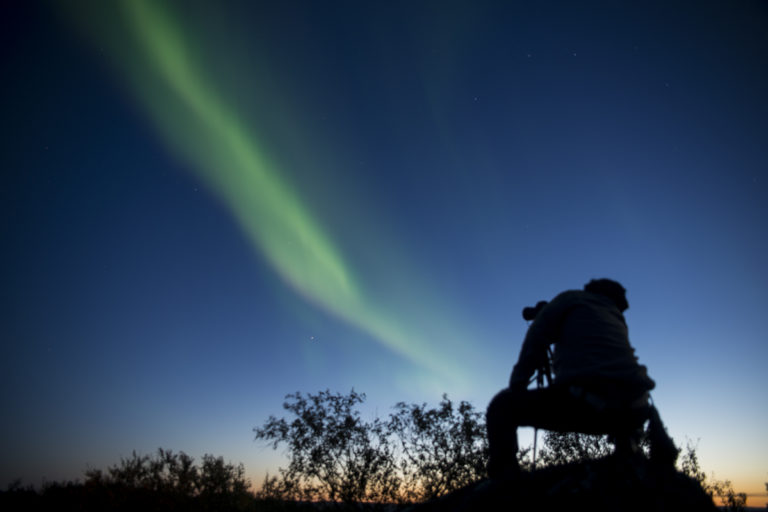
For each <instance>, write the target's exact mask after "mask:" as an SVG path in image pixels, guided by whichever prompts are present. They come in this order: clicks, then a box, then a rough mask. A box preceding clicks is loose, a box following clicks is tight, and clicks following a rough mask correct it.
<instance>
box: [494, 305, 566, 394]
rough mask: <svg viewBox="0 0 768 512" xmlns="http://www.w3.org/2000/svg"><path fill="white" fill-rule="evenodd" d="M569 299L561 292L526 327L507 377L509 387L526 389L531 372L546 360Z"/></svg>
mask: <svg viewBox="0 0 768 512" xmlns="http://www.w3.org/2000/svg"><path fill="white" fill-rule="evenodd" d="M570 299H571V297H570V294H569V292H563V293H561V294H560V295H558V296H557V297H555V298H554V299H552V302H550V303H549V304H547V305H546V306H545V307H544V309H542V310H541V311H540V312H539V314H538V315H537V316H536V319H535V320H534V321H533V323H532V324H531V326H530V327H529V328H528V332H527V333H526V335H525V340H523V346H522V348H521V349H520V356H519V357H518V359H517V364H516V365H515V368H514V369H513V370H512V375H511V376H510V378H509V387H510V388H513V389H526V388H527V387H528V381H530V379H531V377H532V376H533V373H534V372H535V371H536V370H537V369H538V368H540V367H541V366H542V364H543V363H544V362H545V361H546V357H547V347H549V345H550V344H552V343H554V342H555V341H557V339H558V338H559V336H560V326H561V325H562V321H563V318H564V316H565V314H566V312H567V309H568V306H569V304H570V302H571V300H570Z"/></svg>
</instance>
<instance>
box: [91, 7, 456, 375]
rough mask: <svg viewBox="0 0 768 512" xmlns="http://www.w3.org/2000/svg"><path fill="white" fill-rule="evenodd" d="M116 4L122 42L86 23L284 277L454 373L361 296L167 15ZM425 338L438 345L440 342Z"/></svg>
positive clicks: (419, 359) (407, 351) (435, 368)
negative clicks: (122, 28) (124, 30)
mask: <svg viewBox="0 0 768 512" xmlns="http://www.w3.org/2000/svg"><path fill="white" fill-rule="evenodd" d="M121 6H122V11H121V13H120V14H119V16H117V17H118V18H121V19H123V20H124V21H125V22H126V24H127V29H128V30H127V34H126V35H127V36H128V39H129V41H126V40H124V39H125V38H122V37H121V36H120V35H116V34H114V33H110V32H108V31H107V30H104V28H103V24H102V23H101V21H94V20H92V21H91V24H93V23H94V22H95V23H99V24H100V25H99V26H98V27H96V28H95V29H94V28H93V27H92V29H94V30H95V31H96V32H97V33H99V34H100V35H99V38H100V40H101V41H102V42H106V43H107V44H108V46H109V47H110V48H111V49H112V50H113V52H114V55H115V56H116V57H117V58H118V59H119V60H120V61H121V62H120V67H121V68H123V69H122V70H123V71H124V72H127V75H126V76H127V77H128V79H129V81H130V84H131V88H132V90H133V92H134V93H136V94H137V95H138V96H139V98H140V100H141V103H142V104H143V106H144V107H145V109H146V111H147V113H148V114H149V116H150V117H151V118H152V120H153V122H154V123H155V125H156V126H157V128H158V129H159V131H160V132H161V133H162V135H163V137H164V138H165V140H166V141H167V142H168V143H169V144H170V145H171V146H172V147H173V148H174V150H175V151H176V152H177V153H178V155H179V156H181V157H182V158H184V159H185V160H186V161H187V162H188V163H189V165H190V167H192V168H194V169H195V170H196V172H198V173H199V174H200V176H201V177H202V178H203V179H204V180H205V181H206V182H207V183H208V184H209V185H210V186H211V187H212V188H213V189H214V190H216V192H217V193H218V194H219V195H220V197H221V198H222V199H223V201H224V202H225V204H226V205H227V206H228V207H229V209H230V210H231V211H232V213H233V214H234V216H235V218H236V219H237V221H238V223H239V225H240V226H241V228H242V230H243V232H244V233H245V234H246V235H247V237H248V239H249V240H250V242H251V243H252V244H253V246H254V248H255V249H256V250H257V251H259V253H261V254H262V255H263V256H264V258H265V259H266V260H267V261H268V262H269V264H270V265H271V266H272V267H273V268H274V269H275V270H276V271H277V272H278V273H279V275H280V276H281V277H282V278H283V280H284V281H286V282H287V283H288V284H290V285H291V286H292V287H293V288H294V289H295V290H297V291H298V292H299V293H300V294H302V295H303V296H304V297H305V298H307V299H309V300H311V301H312V302H314V303H315V304H318V305H319V306H321V307H323V308H324V309H325V310H327V311H329V312H331V313H333V314H335V315H337V316H338V317H340V318H342V319H343V320H344V321H346V322H348V323H349V324H351V325H354V326H356V327H358V328H360V329H361V330H363V331H365V332H367V333H368V334H370V335H371V336H373V337H374V338H375V339H377V340H379V341H381V342H382V343H384V344H385V345H386V346H388V347H389V348H390V349H392V350H394V351H396V352H397V353H399V354H401V355H402V356H405V357H406V358H408V359H409V360H410V361H412V362H414V363H417V364H418V365H419V366H420V367H421V368H424V369H428V370H430V371H432V372H434V373H435V374H436V375H440V376H442V377H447V378H449V379H450V380H451V381H453V382H458V381H461V380H463V379H462V378H461V374H462V373H463V372H460V371H459V370H458V367H459V364H458V362H449V361H448V360H447V359H448V358H447V357H440V356H438V355H436V354H435V353H434V352H433V351H430V350H429V349H428V347H427V343H426V342H425V336H424V335H423V334H424V333H423V331H422V330H421V329H406V328H405V327H404V322H402V321H398V320H397V319H395V318H393V317H392V314H391V313H389V312H387V311H386V309H385V308H382V307H379V306H378V305H375V304H374V303H373V302H372V301H371V300H369V299H367V298H366V295H365V293H364V292H363V287H362V285H361V283H360V281H359V279H357V278H356V277H355V275H354V272H353V271H352V270H351V269H350V267H349V265H348V263H347V262H345V259H344V257H343V255H342V254H341V251H340V250H339V249H338V248H337V246H336V245H335V244H334V243H333V241H332V240H331V239H330V237H329V236H328V235H327V234H326V232H324V230H323V229H322V227H321V226H320V225H319V223H318V222H316V221H315V220H314V218H313V216H312V213H311V212H310V211H308V210H307V208H306V207H305V206H304V204H303V203H302V201H301V200H300V198H299V197H298V195H297V194H296V193H295V191H294V190H293V189H292V188H291V187H290V185H289V184H288V183H287V182H286V181H285V180H284V179H282V177H281V172H280V170H279V168H278V165H277V164H276V163H274V162H273V161H271V159H270V158H269V156H268V155H267V154H266V152H265V151H263V149H262V148H261V147H260V145H259V141H258V137H257V136H256V135H255V133H254V131H253V130H252V129H251V128H250V127H249V126H248V124H247V123H246V122H245V121H244V120H243V119H241V118H240V117H239V116H238V115H237V111H236V109H235V106H234V105H231V104H228V103H227V101H226V100H225V98H224V96H223V95H222V94H221V93H220V92H219V90H218V89H217V87H216V86H215V84H214V83H213V82H212V81H211V80H209V79H208V77H207V76H206V73H205V72H204V71H203V70H204V62H200V61H199V57H198V56H197V55H196V53H195V52H194V51H193V50H192V47H191V45H190V44H189V41H188V40H185V38H184V36H185V35H187V34H185V33H184V32H183V31H182V30H181V28H180V26H179V25H178V24H177V23H176V22H175V21H174V20H175V17H174V16H173V15H172V14H171V13H170V12H166V11H164V10H163V7H162V5H161V3H160V2H155V1H145V0H124V1H123V2H122V3H121ZM93 18H97V16H93ZM105 39H106V40H105ZM434 341H435V342H438V343H440V342H442V343H443V344H444V345H443V348H446V347H445V345H446V344H448V340H447V339H442V340H434Z"/></svg>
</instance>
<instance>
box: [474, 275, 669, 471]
mask: <svg viewBox="0 0 768 512" xmlns="http://www.w3.org/2000/svg"><path fill="white" fill-rule="evenodd" d="M540 306H543V308H542V309H540V310H539V311H538V312H537V313H536V316H535V319H534V321H533V323H532V324H531V326H530V328H529V329H528V333H527V334H526V336H525V340H524V341H523V346H522V349H521V350H520V357H519V359H518V361H517V364H516V365H515V367H514V370H513V371H512V376H511V377H510V379H509V388H507V389H504V390H502V391H501V392H500V393H499V394H497V395H496V396H495V397H494V398H493V400H492V401H491V403H490V405H489V406H488V412H487V425H488V443H489V447H490V459H489V464H488V473H489V476H490V477H491V478H496V477H498V476H500V475H503V474H505V473H514V472H518V471H519V466H518V462H517V450H518V445H517V427H518V426H531V427H538V428H544V429H547V430H555V431H560V432H582V433H593V434H614V433H621V432H625V431H631V430H633V429H635V430H636V429H637V428H638V427H639V426H641V425H642V423H643V421H644V420H645V419H646V418H647V417H648V412H649V407H648V391H650V390H651V389H653V387H654V386H655V384H654V382H653V380H651V379H650V378H649V377H648V374H647V371H646V368H645V366H642V365H640V364H638V362H637V358H636V357H635V351H634V349H633V348H632V347H631V346H630V344H629V336H628V333H627V325H626V322H625V321H624V315H623V314H622V313H623V312H624V311H625V310H626V309H627V308H628V307H629V304H628V303H627V299H626V291H625V290H624V288H623V287H622V286H621V285H620V284H619V283H617V282H616V281H612V280H610V279H597V280H592V281H590V282H589V283H588V284H587V285H585V286H584V290H583V291H582V290H570V291H566V292H563V293H561V294H560V295H558V296H557V297H555V298H554V299H553V300H552V301H551V302H550V303H548V304H546V305H545V303H540ZM551 344H554V355H553V357H552V370H553V373H554V380H553V383H552V384H551V385H550V386H548V387H545V388H540V389H531V390H529V389H528V385H529V383H530V382H531V377H532V376H533V375H534V373H535V372H536V370H537V369H539V368H541V367H543V366H544V365H545V364H547V363H548V361H549V356H548V349H549V346H550V345H551ZM662 429H663V428H662ZM665 435H666V434H665ZM670 442H671V440H670ZM673 447H674V445H673ZM618 449H619V446H618V445H617V450H618ZM675 456H676V452H675Z"/></svg>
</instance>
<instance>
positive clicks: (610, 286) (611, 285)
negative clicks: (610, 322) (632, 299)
mask: <svg viewBox="0 0 768 512" xmlns="http://www.w3.org/2000/svg"><path fill="white" fill-rule="evenodd" d="M584 291H585V292H589V293H596V294H598V295H604V296H606V297H608V298H610V299H611V300H613V302H614V303H615V304H616V306H617V307H618V308H619V311H621V312H622V313H623V312H624V311H626V310H627V308H629V303H628V302H627V290H625V289H624V287H623V286H621V285H620V284H619V283H617V282H616V281H613V280H611V279H593V280H591V281H590V282H588V283H587V284H585V285H584Z"/></svg>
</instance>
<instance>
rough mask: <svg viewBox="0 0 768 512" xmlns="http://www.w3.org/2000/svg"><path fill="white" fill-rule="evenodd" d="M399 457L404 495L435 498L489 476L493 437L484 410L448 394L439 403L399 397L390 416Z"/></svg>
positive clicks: (414, 498) (413, 498)
mask: <svg viewBox="0 0 768 512" xmlns="http://www.w3.org/2000/svg"><path fill="white" fill-rule="evenodd" d="M387 433H388V435H390V436H393V437H394V438H395V443H396V445H397V446H398V448H399V450H398V454H399V456H400V460H399V462H398V467H399V469H400V476H401V479H402V480H401V482H400V496H401V498H403V499H405V500H408V501H422V500H425V499H431V498H435V497H437V496H440V495H443V494H446V493H448V492H451V491H454V490H456V489H460V488H462V487H464V486H466V485H469V484H471V483H473V482H476V481H478V480H481V479H483V478H485V477H486V476H487V474H486V465H487V461H488V441H487V439H486V436H485V421H484V415H483V414H481V413H479V412H477V411H475V410H474V408H473V406H472V405H471V404H470V403H469V402H461V403H459V406H458V407H454V406H453V403H451V401H450V400H449V399H448V397H447V395H443V399H442V401H441V402H440V404H439V405H438V407H437V408H434V409H428V408H427V406H426V404H421V405H416V404H410V405H408V404H405V403H403V402H400V403H398V404H397V405H396V406H395V412H394V413H393V414H391V415H390V417H389V421H388V422H387Z"/></svg>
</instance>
